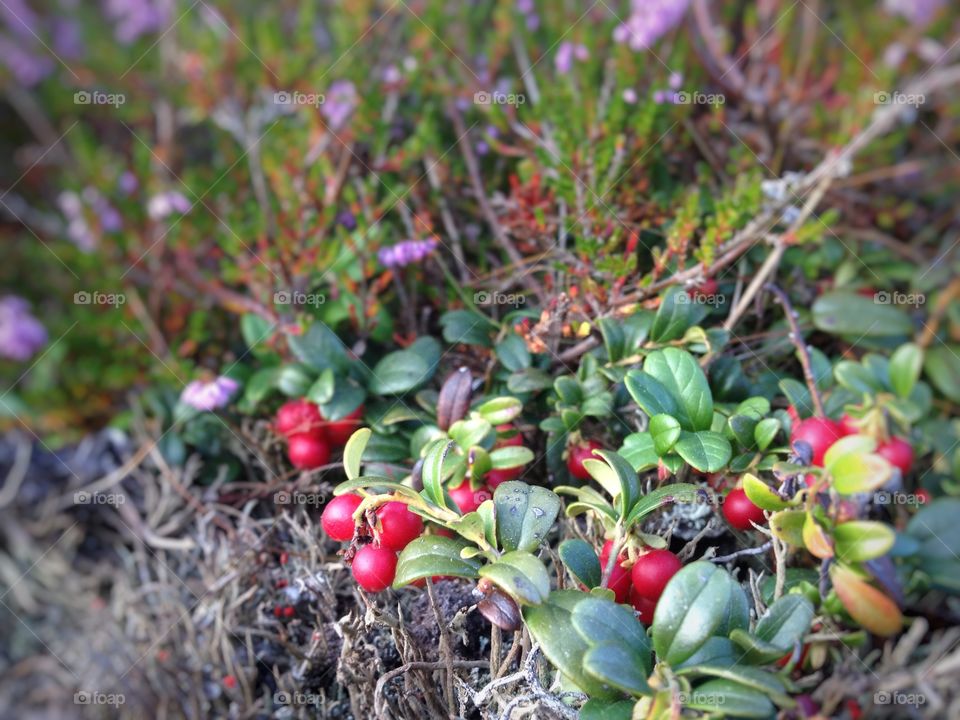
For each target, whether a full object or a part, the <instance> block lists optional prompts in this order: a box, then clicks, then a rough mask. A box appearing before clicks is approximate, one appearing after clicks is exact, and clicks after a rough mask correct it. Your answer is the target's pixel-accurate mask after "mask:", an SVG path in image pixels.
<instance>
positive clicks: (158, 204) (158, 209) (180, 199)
mask: <svg viewBox="0 0 960 720" xmlns="http://www.w3.org/2000/svg"><path fill="white" fill-rule="evenodd" d="M190 207H191V206H190V201H189V200H187V198H186V197H185V196H184V195H183V193H179V192H177V191H176V190H168V191H167V192H162V193H159V194H157V195H154V196H153V197H152V198H150V200H149V201H147V214H148V215H149V216H150V217H151V218H153V219H154V220H162V219H163V218H165V217H168V216H170V215H173V214H174V213H178V214H180V215H183V214H185V213H186V212H187V211H189V210H190Z"/></svg>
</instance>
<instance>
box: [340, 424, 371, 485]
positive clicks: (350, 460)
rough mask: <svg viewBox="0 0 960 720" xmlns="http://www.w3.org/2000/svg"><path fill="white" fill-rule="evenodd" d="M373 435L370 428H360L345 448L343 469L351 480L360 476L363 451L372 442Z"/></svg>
mask: <svg viewBox="0 0 960 720" xmlns="http://www.w3.org/2000/svg"><path fill="white" fill-rule="evenodd" d="M371 434H372V431H371V430H370V428H360V429H359V430H357V431H356V432H355V433H354V434H353V435H351V436H350V439H349V440H347V444H346V445H345V446H344V448H343V469H344V471H345V472H346V473H347V478H348V479H350V480H353V479H354V478H356V477H359V476H360V459H361V458H362V457H363V451H364V450H365V449H366V447H367V443H368V442H369V441H370V435H371Z"/></svg>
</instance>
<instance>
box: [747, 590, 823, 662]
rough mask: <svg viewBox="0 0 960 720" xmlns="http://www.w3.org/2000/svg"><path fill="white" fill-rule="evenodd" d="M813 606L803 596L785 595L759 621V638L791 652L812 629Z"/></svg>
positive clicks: (757, 630)
mask: <svg viewBox="0 0 960 720" xmlns="http://www.w3.org/2000/svg"><path fill="white" fill-rule="evenodd" d="M812 621H813V605H812V604H811V603H810V601H809V600H807V599H806V598H805V597H803V596H802V595H783V596H781V597H780V599H778V600H777V601H776V602H775V603H774V604H773V605H771V606H770V607H769V608H767V611H766V612H765V613H764V614H763V617H761V618H760V619H759V620H758V621H757V627H756V628H755V630H754V632H755V633H756V635H757V637H758V638H760V639H761V640H763V641H764V642H767V643H769V644H770V645H773V646H775V647H778V648H783V650H784V651H785V652H786V651H789V650H791V649H792V648H793V646H794V644H795V643H797V642H799V641H800V640H801V639H802V638H803V636H804V635H805V634H806V633H807V631H808V630H809V629H810V623H811V622H812Z"/></svg>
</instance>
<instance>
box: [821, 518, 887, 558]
mask: <svg viewBox="0 0 960 720" xmlns="http://www.w3.org/2000/svg"><path fill="white" fill-rule="evenodd" d="M833 539H834V542H835V543H836V553H837V558H838V559H840V560H844V561H846V562H865V561H866V560H873V559H874V558H878V557H880V556H881V555H886V554H887V553H888V552H889V551H890V548H892V547H893V542H894V540H895V539H896V536H895V535H894V532H893V528H891V527H890V526H889V525H885V524H883V523H882V522H875V521H872V520H851V521H849V522H845V523H840V524H839V525H837V526H836V527H835V528H834V529H833Z"/></svg>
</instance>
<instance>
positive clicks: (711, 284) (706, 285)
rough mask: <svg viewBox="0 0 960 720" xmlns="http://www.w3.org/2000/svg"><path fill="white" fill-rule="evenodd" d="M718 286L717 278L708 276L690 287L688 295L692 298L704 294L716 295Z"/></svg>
mask: <svg viewBox="0 0 960 720" xmlns="http://www.w3.org/2000/svg"><path fill="white" fill-rule="evenodd" d="M718 287H719V285H718V284H717V281H716V280H714V279H713V278H707V279H706V280H704V281H703V282H702V283H700V284H699V285H697V286H696V287H692V288H688V289H687V295H689V296H690V297H691V298H696V297H700V296H703V295H716V294H717V288H718Z"/></svg>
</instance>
